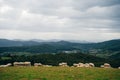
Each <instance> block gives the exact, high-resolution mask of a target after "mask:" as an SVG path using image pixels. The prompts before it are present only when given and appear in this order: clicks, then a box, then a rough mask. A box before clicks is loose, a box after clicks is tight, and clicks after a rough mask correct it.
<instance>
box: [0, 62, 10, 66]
mask: <svg viewBox="0 0 120 80" xmlns="http://www.w3.org/2000/svg"><path fill="white" fill-rule="evenodd" d="M9 66H12V64H11V63H8V64H6V65H0V67H9Z"/></svg>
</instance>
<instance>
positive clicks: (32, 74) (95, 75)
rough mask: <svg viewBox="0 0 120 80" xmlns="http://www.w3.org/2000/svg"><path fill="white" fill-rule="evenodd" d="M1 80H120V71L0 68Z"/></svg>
mask: <svg viewBox="0 0 120 80" xmlns="http://www.w3.org/2000/svg"><path fill="white" fill-rule="evenodd" d="M0 80H120V70H119V69H112V68H109V69H105V68H76V67H6V68H0Z"/></svg>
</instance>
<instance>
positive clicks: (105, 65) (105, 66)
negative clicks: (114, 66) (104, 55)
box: [101, 63, 111, 68]
mask: <svg viewBox="0 0 120 80" xmlns="http://www.w3.org/2000/svg"><path fill="white" fill-rule="evenodd" d="M101 68H111V65H110V64H108V63H104V65H101Z"/></svg>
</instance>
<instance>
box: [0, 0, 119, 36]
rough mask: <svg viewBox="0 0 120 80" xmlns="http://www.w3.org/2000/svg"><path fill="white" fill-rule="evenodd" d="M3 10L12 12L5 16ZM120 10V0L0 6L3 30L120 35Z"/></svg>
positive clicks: (36, 0)
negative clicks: (93, 32) (94, 32)
mask: <svg viewBox="0 0 120 80" xmlns="http://www.w3.org/2000/svg"><path fill="white" fill-rule="evenodd" d="M1 4H2V5H1ZM3 6H7V7H8V8H11V9H6V11H3V13H2V11H1V9H2V7H3ZM119 9H120V0H76V1H75V0H62V1H61V0H3V1H1V2H0V29H3V30H4V29H5V30H21V31H31V32H43V33H46V32H59V33H63V34H64V33H80V32H81V33H85V32H92V31H96V32H98V33H99V32H100V31H101V32H102V31H103V33H107V32H110V33H119V34H120V27H119V26H120V23H119V21H120V10H119ZM3 10H5V9H3ZM86 34H87V33H86ZM66 36H67V35H66Z"/></svg>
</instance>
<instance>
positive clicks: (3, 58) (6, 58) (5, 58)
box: [1, 57, 11, 60]
mask: <svg viewBox="0 0 120 80" xmlns="http://www.w3.org/2000/svg"><path fill="white" fill-rule="evenodd" d="M1 59H2V60H9V59H11V57H1Z"/></svg>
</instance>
